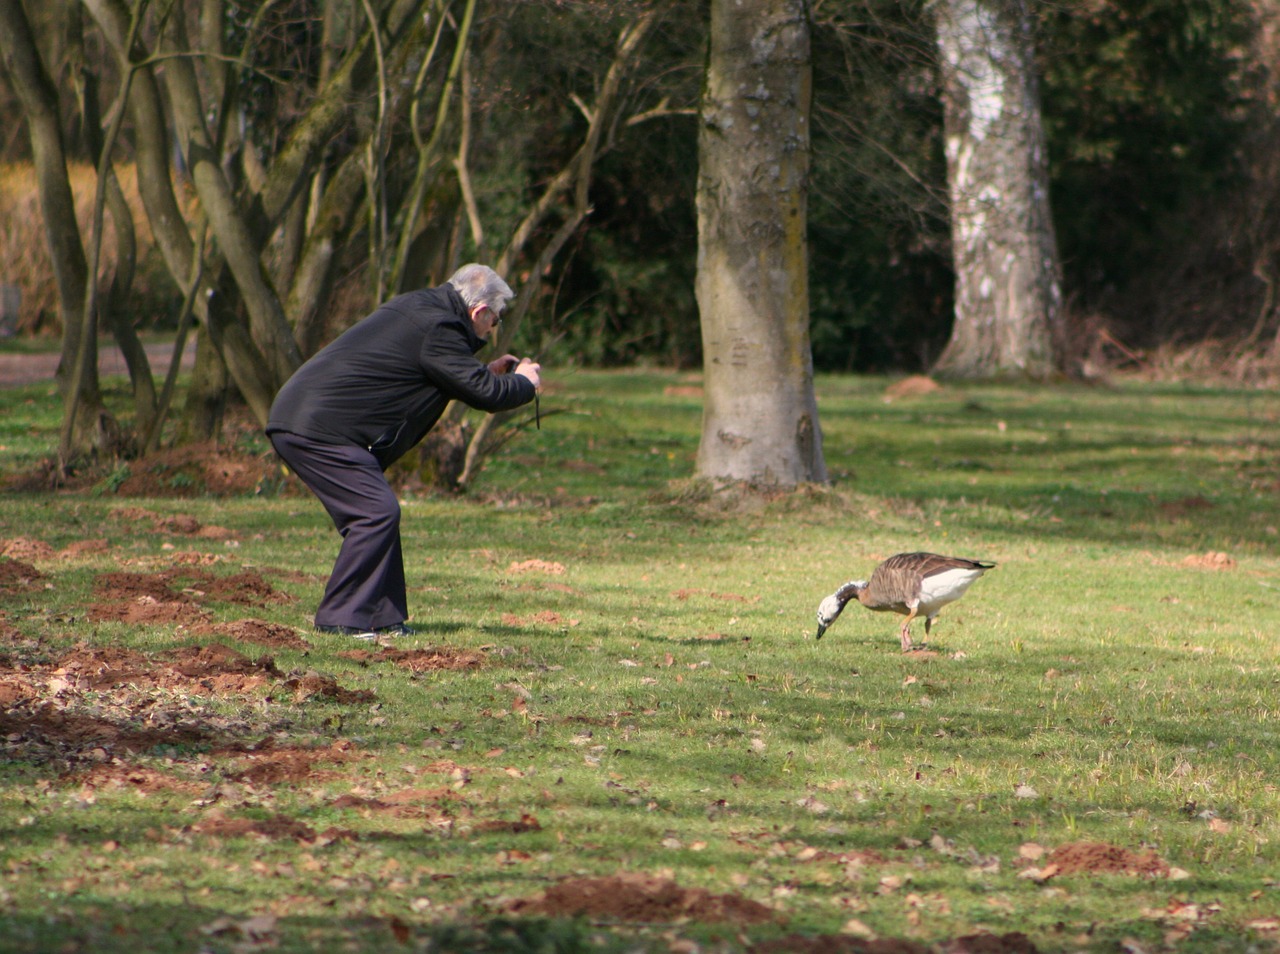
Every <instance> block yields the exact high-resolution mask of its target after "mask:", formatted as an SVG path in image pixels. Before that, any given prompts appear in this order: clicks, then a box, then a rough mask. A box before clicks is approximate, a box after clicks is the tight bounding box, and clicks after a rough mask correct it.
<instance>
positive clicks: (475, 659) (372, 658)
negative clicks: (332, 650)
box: [338, 646, 485, 672]
mask: <svg viewBox="0 0 1280 954" xmlns="http://www.w3.org/2000/svg"><path fill="white" fill-rule="evenodd" d="M338 655H339V656H340V657H342V658H343V659H350V660H353V661H354V662H359V663H365V664H368V663H375V662H389V663H394V664H395V665H397V666H399V667H400V668H401V669H408V670H409V671H410V672H435V671H438V670H446V669H449V670H455V669H474V668H476V667H478V666H482V665H484V662H485V655H484V653H482V652H477V651H476V650H472V649H451V648H449V647H447V646H428V647H427V648H426V649H383V650H381V651H380V652H372V651H370V650H367V649H347V650H343V651H342V652H340V653H338Z"/></svg>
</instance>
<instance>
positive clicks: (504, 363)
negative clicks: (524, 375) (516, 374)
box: [489, 354, 520, 374]
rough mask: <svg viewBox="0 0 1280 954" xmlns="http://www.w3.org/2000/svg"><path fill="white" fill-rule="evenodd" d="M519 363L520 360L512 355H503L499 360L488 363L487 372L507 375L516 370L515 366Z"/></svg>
mask: <svg viewBox="0 0 1280 954" xmlns="http://www.w3.org/2000/svg"><path fill="white" fill-rule="evenodd" d="M519 363H520V359H519V358H517V357H516V356H515V355H513V354H504V355H503V356H502V357H501V358H494V359H493V360H492V361H490V362H489V370H490V371H492V372H493V373H494V374H507V373H509V372H511V371H514V370H515V369H516V365H518V364H519Z"/></svg>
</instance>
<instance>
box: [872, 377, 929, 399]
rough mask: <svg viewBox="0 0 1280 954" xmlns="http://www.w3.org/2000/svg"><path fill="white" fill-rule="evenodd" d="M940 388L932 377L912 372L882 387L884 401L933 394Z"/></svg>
mask: <svg viewBox="0 0 1280 954" xmlns="http://www.w3.org/2000/svg"><path fill="white" fill-rule="evenodd" d="M941 390H942V385H941V384H939V383H938V382H937V381H935V380H933V378H930V377H926V376H925V375H923V374H912V375H909V376H907V377H905V378H901V379H900V380H897V381H894V382H893V384H890V385H889V386H888V387H887V388H885V389H884V399H885V401H886V402H889V401H894V400H897V399H898V398H910V397H920V396H921V395H924V394H933V393H935V392H937V391H941Z"/></svg>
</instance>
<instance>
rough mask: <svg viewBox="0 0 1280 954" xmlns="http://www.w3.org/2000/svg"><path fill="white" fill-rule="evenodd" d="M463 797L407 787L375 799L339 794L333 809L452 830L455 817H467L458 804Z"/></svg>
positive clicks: (467, 812) (446, 791)
mask: <svg viewBox="0 0 1280 954" xmlns="http://www.w3.org/2000/svg"><path fill="white" fill-rule="evenodd" d="M461 801H462V796H461V795H460V794H459V793H458V792H456V791H454V790H453V789H451V788H444V787H438V788H408V789H402V790H401V791H398V792H387V793H384V794H382V795H379V796H377V797H376V798H366V797H363V796H360V795H339V796H338V797H337V798H335V799H334V800H333V803H332V804H333V807H334V808H351V809H355V810H357V811H361V812H371V813H378V814H384V813H385V814H389V815H391V816H392V817H394V818H421V819H425V820H426V821H428V822H429V823H430V824H432V825H435V826H437V827H452V826H453V822H454V821H456V820H457V819H458V818H466V817H468V816H469V815H470V814H471V811H470V809H468V808H467V807H466V806H465V805H462V804H460V803H461Z"/></svg>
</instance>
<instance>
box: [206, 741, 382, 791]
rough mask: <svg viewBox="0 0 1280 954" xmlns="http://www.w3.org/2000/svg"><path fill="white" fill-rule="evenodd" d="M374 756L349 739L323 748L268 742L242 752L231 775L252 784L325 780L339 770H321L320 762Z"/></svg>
mask: <svg viewBox="0 0 1280 954" xmlns="http://www.w3.org/2000/svg"><path fill="white" fill-rule="evenodd" d="M370 757H371V756H370V755H369V753H367V752H363V751H361V750H360V749H358V748H357V747H356V746H354V745H352V744H351V743H350V742H345V741H342V742H335V743H334V744H333V745H330V746H326V747H325V748H322V749H314V748H303V747H301V746H283V747H280V748H276V747H275V746H272V745H268V746H266V747H263V748H260V749H258V750H255V751H253V752H245V753H241V754H239V756H238V761H239V764H240V766H241V768H240V769H239V770H238V771H233V772H231V773H228V775H227V777H228V778H230V779H231V780H233V781H237V782H247V783H249V784H252V785H276V784H279V783H281V782H288V783H298V782H305V781H309V780H310V781H323V780H325V779H326V778H330V777H333V776H334V775H336V774H337V773H333V772H327V771H323V770H319V769H317V768H316V766H317V765H318V764H320V763H327V764H342V763H346V762H355V761H361V760H364V759H368V758H370Z"/></svg>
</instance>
